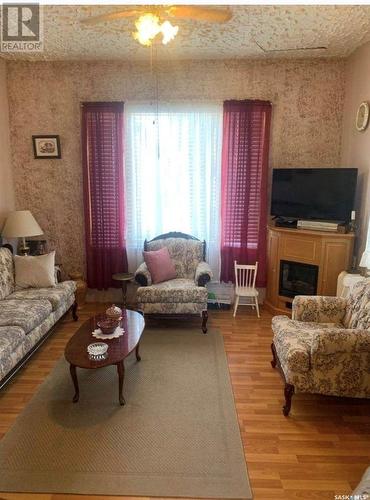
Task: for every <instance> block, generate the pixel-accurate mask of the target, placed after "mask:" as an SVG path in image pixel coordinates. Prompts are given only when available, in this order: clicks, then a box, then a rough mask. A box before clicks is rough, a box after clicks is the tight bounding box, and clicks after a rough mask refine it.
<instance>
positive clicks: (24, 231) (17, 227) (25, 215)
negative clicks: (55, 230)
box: [2, 210, 44, 255]
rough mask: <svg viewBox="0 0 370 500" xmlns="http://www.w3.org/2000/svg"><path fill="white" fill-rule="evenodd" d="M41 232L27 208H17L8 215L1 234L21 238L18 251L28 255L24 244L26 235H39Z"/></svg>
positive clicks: (27, 249) (6, 236)
mask: <svg viewBox="0 0 370 500" xmlns="http://www.w3.org/2000/svg"><path fill="white" fill-rule="evenodd" d="M43 233H44V232H43V230H42V229H41V227H40V226H39V225H38V223H37V222H36V219H35V218H34V216H33V215H32V214H31V212H30V211H29V210H17V211H15V212H11V213H10V214H9V215H8V218H7V219H6V222H5V225H4V228H3V231H2V236H5V238H22V245H21V247H20V252H21V254H22V255H28V253H29V250H30V249H29V248H28V247H27V246H26V237H29V236H40V235H42V234H43Z"/></svg>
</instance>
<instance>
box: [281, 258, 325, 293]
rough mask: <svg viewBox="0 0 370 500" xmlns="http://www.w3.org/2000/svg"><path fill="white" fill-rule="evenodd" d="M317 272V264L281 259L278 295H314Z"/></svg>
mask: <svg viewBox="0 0 370 500" xmlns="http://www.w3.org/2000/svg"><path fill="white" fill-rule="evenodd" d="M318 274H319V268H318V266H314V265H312V264H303V263H301V262H292V261H289V260H281V261H280V280H279V295H282V296H283V297H295V296H296V295H316V292H317V277H318Z"/></svg>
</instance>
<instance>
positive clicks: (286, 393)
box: [283, 383, 294, 417]
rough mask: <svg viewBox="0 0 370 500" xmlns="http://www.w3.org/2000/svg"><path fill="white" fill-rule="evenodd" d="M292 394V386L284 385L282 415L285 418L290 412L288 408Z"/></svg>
mask: <svg viewBox="0 0 370 500" xmlns="http://www.w3.org/2000/svg"><path fill="white" fill-rule="evenodd" d="M293 394H294V385H292V384H287V383H286V384H285V387H284V396H285V405H284V406H283V415H284V417H287V416H288V415H289V412H290V408H291V406H292V396H293Z"/></svg>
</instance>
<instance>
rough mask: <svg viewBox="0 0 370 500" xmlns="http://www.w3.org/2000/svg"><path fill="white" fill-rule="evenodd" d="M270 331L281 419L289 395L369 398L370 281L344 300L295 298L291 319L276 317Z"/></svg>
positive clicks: (356, 288)
mask: <svg viewBox="0 0 370 500" xmlns="http://www.w3.org/2000/svg"><path fill="white" fill-rule="evenodd" d="M272 330H273V332H274V338H273V343H272V345H271V348H272V353H273V360H272V362H271V364H272V366H273V367H274V368H275V366H278V368H280V370H281V372H282V375H283V378H284V380H285V388H284V394H285V405H284V407H283V413H284V415H285V416H287V415H288V414H289V411H290V407H291V398H292V395H293V394H294V392H309V393H317V394H327V395H331V396H348V397H352V398H370V278H369V279H364V280H363V281H361V282H359V283H357V285H356V286H355V287H354V288H353V290H352V293H351V294H350V295H349V296H348V297H347V298H339V297H319V296H317V297H316V296H297V297H295V299H294V301H293V319H289V318H288V317H287V316H275V317H274V318H273V320H272Z"/></svg>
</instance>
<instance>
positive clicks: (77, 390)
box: [69, 365, 80, 403]
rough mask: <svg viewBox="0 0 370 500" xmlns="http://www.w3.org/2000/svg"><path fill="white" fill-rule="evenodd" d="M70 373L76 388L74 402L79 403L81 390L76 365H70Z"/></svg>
mask: <svg viewBox="0 0 370 500" xmlns="http://www.w3.org/2000/svg"><path fill="white" fill-rule="evenodd" d="M69 371H70V373H71V377H72V380H73V385H74V387H75V395H74V396H73V400H72V401H73V402H74V403H77V401H78V400H79V397H80V389H79V387H78V380H77V373H76V367H75V365H69Z"/></svg>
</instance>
